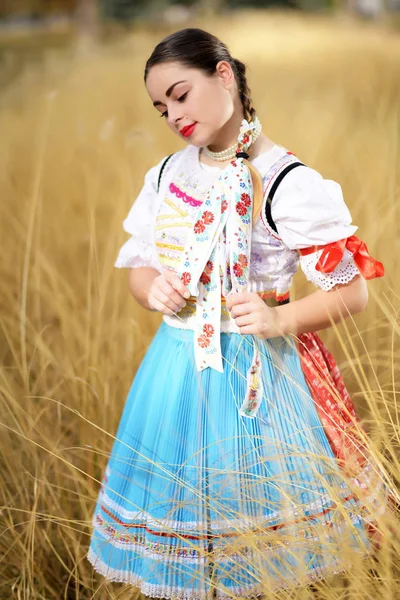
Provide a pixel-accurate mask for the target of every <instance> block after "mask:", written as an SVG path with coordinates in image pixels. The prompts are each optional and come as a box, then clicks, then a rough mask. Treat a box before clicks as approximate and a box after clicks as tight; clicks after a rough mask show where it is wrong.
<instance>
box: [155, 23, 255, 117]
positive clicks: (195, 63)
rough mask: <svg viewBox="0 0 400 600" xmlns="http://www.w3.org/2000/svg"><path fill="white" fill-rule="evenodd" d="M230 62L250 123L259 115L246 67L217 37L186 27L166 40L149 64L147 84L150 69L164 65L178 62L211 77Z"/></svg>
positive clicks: (162, 42) (159, 44)
mask: <svg viewBox="0 0 400 600" xmlns="http://www.w3.org/2000/svg"><path fill="white" fill-rule="evenodd" d="M221 60H225V61H227V62H228V63H229V64H230V65H231V68H232V71H233V73H234V76H235V80H236V83H237V86H238V90H239V96H240V100H241V103H242V106H243V114H244V118H245V119H246V120H247V121H249V122H250V121H251V120H252V118H253V117H254V116H255V114H256V110H255V108H254V107H253V104H252V101H251V95H250V88H249V86H248V84H247V78H246V65H245V64H244V63H243V62H241V61H240V60H238V59H237V58H232V56H231V53H230V52H229V50H228V47H227V46H226V45H225V44H224V43H223V42H222V41H221V40H220V39H218V38H217V37H216V36H215V35H213V34H212V33H209V32H208V31H204V30H203V29H198V28H196V27H187V28H186V29H180V30H179V31H175V32H174V33H172V34H170V35H168V36H167V37H165V38H164V39H163V40H161V42H159V43H158V44H157V46H156V47H155V48H154V50H153V52H152V54H151V56H150V58H149V59H148V60H147V62H146V66H145V70H144V81H145V82H146V79H147V76H148V74H149V71H150V69H151V67H153V66H155V65H159V64H161V63H165V62H179V63H181V64H182V65H184V66H185V67H189V68H196V69H201V70H203V71H204V72H205V73H207V74H208V75H210V76H211V75H214V73H215V72H216V66H217V64H218V63H219V62H220V61H221Z"/></svg>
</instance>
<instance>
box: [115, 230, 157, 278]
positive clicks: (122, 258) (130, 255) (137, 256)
mask: <svg viewBox="0 0 400 600" xmlns="http://www.w3.org/2000/svg"><path fill="white" fill-rule="evenodd" d="M114 266H115V267H118V268H124V267H128V268H135V267H153V268H154V269H157V271H160V272H161V270H160V263H159V262H158V260H157V258H156V253H155V251H154V248H153V246H152V244H151V243H150V242H147V241H145V240H143V239H137V238H136V237H135V236H132V237H131V238H129V240H128V241H127V242H125V244H124V245H123V246H122V247H121V249H120V251H119V253H118V257H117V260H116V261H115V263H114Z"/></svg>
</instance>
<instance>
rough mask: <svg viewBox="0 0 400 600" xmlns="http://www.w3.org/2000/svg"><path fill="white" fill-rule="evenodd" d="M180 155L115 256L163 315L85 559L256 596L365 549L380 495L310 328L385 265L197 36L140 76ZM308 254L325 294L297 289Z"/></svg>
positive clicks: (357, 302)
mask: <svg viewBox="0 0 400 600" xmlns="http://www.w3.org/2000/svg"><path fill="white" fill-rule="evenodd" d="M144 79H145V85H146V88H147V91H148V94H149V96H150V99H151V101H152V103H153V105H154V107H155V110H156V111H157V112H158V113H159V114H160V117H162V118H164V119H165V122H166V125H167V127H168V128H169V129H171V131H172V132H173V133H175V134H176V135H178V136H179V137H180V138H181V139H182V141H184V142H186V144H187V145H186V147H185V148H184V149H183V150H181V151H179V152H176V153H175V154H174V155H171V156H169V157H163V159H162V160H161V161H160V162H159V163H158V164H157V165H155V166H154V167H152V168H151V169H150V170H149V171H148V172H147V174H146V176H145V180H144V185H143V188H142V190H141V192H140V194H139V196H138V198H137V200H136V202H135V203H134V205H133V207H132V208H131V210H130V212H129V215H128V217H127V219H126V220H125V221H124V228H125V230H126V231H127V232H129V233H130V234H131V238H130V239H129V240H128V241H127V242H126V243H125V244H124V246H123V247H122V248H121V251H120V253H119V256H118V259H117V262H116V266H117V267H128V268H129V269H130V271H129V288H130V291H131V293H132V295H133V296H134V297H135V298H136V299H137V300H138V302H140V304H141V305H142V306H144V307H146V308H148V309H149V310H155V311H159V312H160V313H162V315H163V322H162V325H161V326H160V328H159V330H158V332H157V334H156V336H155V338H154V339H153V341H152V343H151V345H150V348H149V349H148V352H147V354H146V356H145V358H144V360H143V362H142V364H141V366H140V368H139V370H138V372H137V374H136V377H135V379H134V381H133V384H132V387H131V389H130V391H129V394H128V398H127V401H126V404H125V408H124V411H123V414H122V418H121V421H120V425H119V428H118V432H117V435H116V438H117V439H116V441H115V443H114V446H113V449H112V453H111V456H110V459H109V462H108V465H107V468H106V471H105V475H104V480H103V485H102V487H101V490H100V494H99V499H98V503H97V506H96V509H95V512H94V517H93V525H94V530H93V535H92V540H91V545H90V549H89V554H88V558H89V560H90V561H91V563H92V564H93V565H94V567H95V569H96V570H98V571H99V572H100V573H102V574H104V575H105V576H106V577H107V578H108V579H110V580H114V581H123V582H127V583H131V584H133V585H135V586H137V587H139V588H140V590H141V592H142V593H143V594H145V595H147V596H151V597H158V598H161V597H162V598H179V599H189V598H193V599H203V598H209V597H212V596H213V595H214V597H217V598H232V597H244V598H249V597H252V596H253V597H254V596H257V595H260V594H261V593H262V592H263V591H266V590H276V589H279V588H284V587H290V586H292V585H298V584H302V585H306V584H307V583H309V582H310V581H312V580H316V579H320V578H323V577H326V576H327V575H329V574H331V573H334V572H338V571H341V570H343V569H345V568H349V567H350V566H351V562H349V561H350V557H352V560H356V559H357V557H366V556H368V555H370V553H371V552H372V549H373V544H372V541H371V538H372V535H371V530H372V528H373V517H374V516H375V517H376V516H377V515H378V514H379V511H383V510H385V501H386V488H385V485H384V484H383V483H382V482H381V475H380V473H379V470H378V469H377V467H376V465H375V464H374V462H373V460H372V459H371V457H370V456H369V454H368V450H367V444H366V442H367V440H366V439H365V435H364V432H363V430H362V427H361V426H360V422H359V418H358V416H357V414H356V412H355V410H354V406H353V404H352V402H351V399H350V398H349V395H348V393H347V390H346V388H345V386H344V384H343V381H342V378H341V376H340V373H339V372H338V369H337V366H336V364H335V361H334V359H333V357H332V356H331V354H330V353H329V352H328V350H327V349H326V348H325V346H324V345H323V343H322V342H321V340H320V339H319V337H318V336H317V335H316V334H315V333H314V332H315V331H318V330H320V329H323V328H326V327H328V326H330V325H331V324H332V322H337V321H339V320H340V319H341V318H345V317H347V316H348V315H350V314H355V313H358V312H360V311H362V310H363V309H364V308H365V306H366V304H367V299H368V292H367V284H366V279H372V278H374V277H379V276H381V275H383V266H382V264H381V263H379V262H378V261H375V260H374V259H373V258H371V257H370V256H369V254H368V251H367V248H366V246H365V244H364V243H363V242H361V240H359V239H358V238H357V237H356V236H355V235H354V233H355V231H356V229H357V227H356V226H354V225H352V224H351V216H350V213H349V210H348V208H347V206H346V204H345V202H344V200H343V196H342V193H341V188H340V186H339V184H337V183H335V182H333V181H329V180H325V179H323V177H322V176H321V175H320V174H319V173H318V172H316V171H315V170H314V169H312V168H310V167H308V166H306V165H304V164H302V163H301V162H300V161H299V160H298V159H297V157H296V156H294V155H293V154H292V153H291V152H288V150H286V149H285V148H283V147H282V146H280V145H277V144H276V143H274V142H273V141H272V140H270V139H269V138H268V137H267V136H266V135H265V134H264V133H263V132H262V127H261V123H260V121H259V120H258V118H257V115H256V111H255V109H254V107H253V106H252V102H251V98H250V91H249V88H248V85H247V81H246V74H245V65H244V64H243V63H242V62H241V61H240V60H237V59H234V58H232V56H231V55H230V53H229V51H228V49H227V47H226V46H225V45H224V44H223V43H222V42H221V41H220V40H218V39H217V38H216V37H214V36H213V35H211V34H210V33H207V32H205V31H203V30H200V29H184V30H181V31H178V32H176V33H174V34H172V35H170V36H168V37H167V38H165V39H164V40H162V41H161V42H160V43H159V44H158V45H157V46H156V48H155V49H154V51H153V53H152V55H151V56H150V58H149V59H148V61H147V64H146V68H145V76H144ZM299 265H300V266H301V268H302V269H303V271H304V272H305V274H306V276H307V278H308V279H309V280H310V281H312V282H313V283H314V284H315V285H316V287H317V288H318V289H317V290H316V291H315V292H314V293H312V294H310V295H309V296H307V297H305V298H302V299H299V300H296V301H289V300H290V297H289V290H290V287H291V282H292V278H293V275H294V273H295V272H296V270H297V268H298V266H299Z"/></svg>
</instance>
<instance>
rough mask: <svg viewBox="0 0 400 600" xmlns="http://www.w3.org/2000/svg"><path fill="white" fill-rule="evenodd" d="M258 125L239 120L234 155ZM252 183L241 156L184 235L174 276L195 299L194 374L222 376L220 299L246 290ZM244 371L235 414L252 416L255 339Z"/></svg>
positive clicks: (258, 385)
mask: <svg viewBox="0 0 400 600" xmlns="http://www.w3.org/2000/svg"><path fill="white" fill-rule="evenodd" d="M258 124H259V122H258V119H257V117H255V119H254V120H253V121H252V122H251V123H248V121H246V119H243V121H242V124H241V127H240V133H239V137H238V151H243V152H246V150H248V148H249V147H250V145H251V143H252V139H253V138H252V136H253V134H254V131H255V129H256V127H257V126H258ZM252 204H253V183H252V179H251V173H250V170H249V168H248V167H247V166H246V164H245V163H244V162H243V158H242V157H240V158H235V159H234V160H233V161H232V162H231V163H230V164H229V165H228V166H227V167H226V168H225V169H223V170H222V171H221V174H220V175H219V177H218V180H217V181H216V183H215V184H214V185H212V186H211V187H210V188H209V190H208V191H207V193H206V196H205V200H204V202H203V203H202V205H201V207H200V208H199V211H198V214H197V216H196V219H195V223H194V226H193V229H192V230H191V231H190V233H189V235H188V239H187V242H186V246H185V250H184V253H183V257H182V262H181V264H180V267H179V269H178V274H179V276H180V277H181V279H182V281H183V282H184V283H185V285H187V287H188V289H189V291H190V293H191V294H192V295H193V296H196V297H197V302H196V321H195V331H194V342H195V360H196V367H197V370H198V371H202V370H203V369H206V368H208V367H210V368H213V369H216V370H217V371H219V372H223V365H222V353H221V295H222V296H224V297H227V296H228V294H229V293H231V292H234V293H235V292H236V293H237V292H242V291H247V290H248V284H249V265H250V248H251V230H252ZM253 340H254V353H253V361H252V364H251V367H250V369H249V371H248V373H247V381H248V385H247V391H246V396H245V400H244V402H243V405H242V407H241V408H240V413H241V414H243V415H245V416H254V415H255V414H256V411H257V409H258V407H259V405H260V403H261V399H262V392H263V388H262V379H261V363H260V356H259V350H258V341H257V339H256V338H253Z"/></svg>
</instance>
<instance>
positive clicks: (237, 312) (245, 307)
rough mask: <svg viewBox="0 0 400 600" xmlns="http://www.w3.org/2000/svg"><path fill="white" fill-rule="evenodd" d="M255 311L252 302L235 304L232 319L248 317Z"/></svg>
mask: <svg viewBox="0 0 400 600" xmlns="http://www.w3.org/2000/svg"><path fill="white" fill-rule="evenodd" d="M252 311H253V305H252V303H251V302H245V303H244V304H235V306H232V309H231V317H233V318H234V319H235V318H236V317H241V316H242V315H247V314H249V313H251V312H252Z"/></svg>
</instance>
